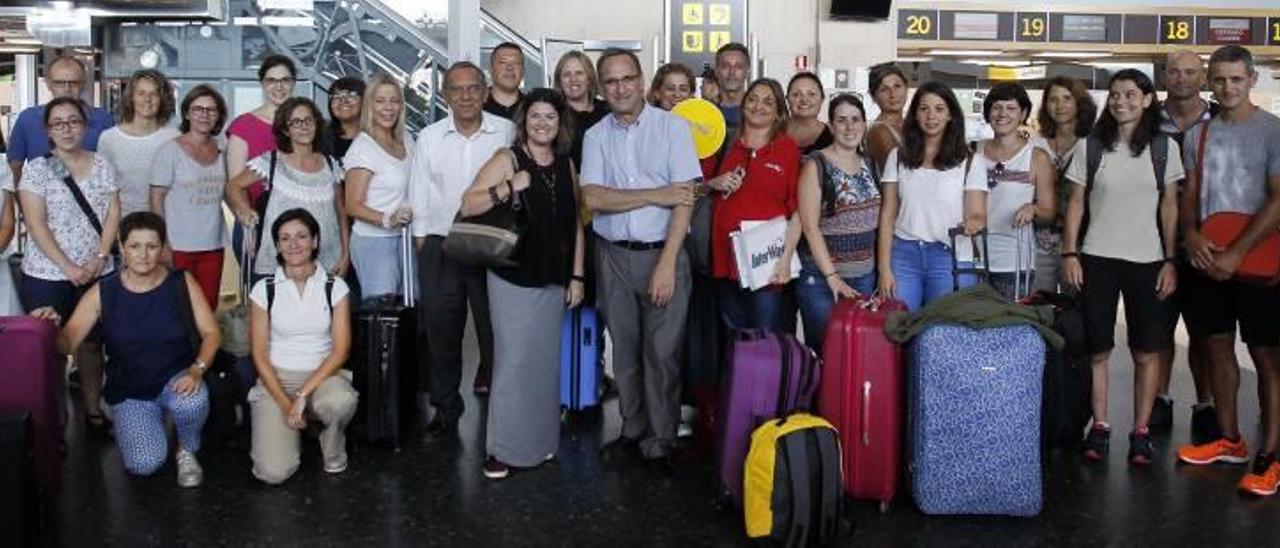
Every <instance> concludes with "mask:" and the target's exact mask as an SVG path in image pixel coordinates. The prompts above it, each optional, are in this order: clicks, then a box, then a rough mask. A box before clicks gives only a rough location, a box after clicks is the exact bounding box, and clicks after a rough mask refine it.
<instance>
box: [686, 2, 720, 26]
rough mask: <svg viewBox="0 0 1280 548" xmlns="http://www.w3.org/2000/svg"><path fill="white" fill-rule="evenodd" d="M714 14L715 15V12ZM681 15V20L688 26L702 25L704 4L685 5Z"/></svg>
mask: <svg viewBox="0 0 1280 548" xmlns="http://www.w3.org/2000/svg"><path fill="white" fill-rule="evenodd" d="M712 13H713V14H714V13H715V12H712ZM681 14H682V15H681V20H683V21H684V24H686V25H701V24H702V4H685V5H684V6H683V8H682V11H681Z"/></svg>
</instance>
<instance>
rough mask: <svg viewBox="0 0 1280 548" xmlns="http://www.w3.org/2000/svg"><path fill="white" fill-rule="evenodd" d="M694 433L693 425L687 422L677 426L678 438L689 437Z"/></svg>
mask: <svg viewBox="0 0 1280 548" xmlns="http://www.w3.org/2000/svg"><path fill="white" fill-rule="evenodd" d="M692 435H693V425H691V424H689V423H687V422H682V423H680V426H677V427H676V437H677V438H687V437H689V436H692Z"/></svg>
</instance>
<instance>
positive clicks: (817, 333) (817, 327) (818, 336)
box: [796, 253, 876, 355]
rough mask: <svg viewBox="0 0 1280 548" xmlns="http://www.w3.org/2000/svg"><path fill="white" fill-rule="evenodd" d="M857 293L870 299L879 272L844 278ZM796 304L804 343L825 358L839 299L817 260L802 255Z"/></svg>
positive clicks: (797, 282) (810, 256) (805, 254)
mask: <svg viewBox="0 0 1280 548" xmlns="http://www.w3.org/2000/svg"><path fill="white" fill-rule="evenodd" d="M843 280H844V283H847V284H849V287H852V288H853V290H854V291H857V292H858V293H862V294H863V295H870V294H872V293H874V292H875V290H876V272H875V271H874V270H872V271H871V272H868V273H866V274H864V275H862V276H858V277H856V278H843ZM796 300H797V301H799V304H800V317H801V318H802V319H803V320H804V342H805V344H807V345H809V347H810V348H812V349H814V350H815V351H817V352H818V354H819V355H821V354H822V339H823V336H824V335H825V334H826V329H827V318H828V317H829V316H831V309H832V308H834V307H835V303H836V296H835V294H834V293H832V292H831V287H830V286H828V285H827V279H826V277H825V276H823V275H822V272H821V271H820V270H818V265H817V263H815V262H814V261H813V256H812V255H810V254H808V253H801V254H800V277H799V278H798V279H796Z"/></svg>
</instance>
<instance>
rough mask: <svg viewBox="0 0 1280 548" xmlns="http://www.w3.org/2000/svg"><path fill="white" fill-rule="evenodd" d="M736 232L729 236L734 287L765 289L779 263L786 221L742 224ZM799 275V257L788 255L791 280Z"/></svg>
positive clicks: (745, 222)
mask: <svg viewBox="0 0 1280 548" xmlns="http://www.w3.org/2000/svg"><path fill="white" fill-rule="evenodd" d="M738 228H739V230H736V231H734V232H730V233H729V242H730V244H731V245H732V246H733V260H734V264H736V265H737V267H738V283H739V284H740V285H741V286H742V288H743V289H749V290H751V291H755V290H757V289H760V288H762V287H764V286H766V285H769V277H770V276H772V275H773V270H774V268H775V267H776V266H775V265H777V264H778V261H779V260H781V259H782V251H783V249H784V247H785V246H786V242H787V218H786V217H774V218H772V219H769V220H768V221H742V224H741V225H739V227H738ZM798 275H800V257H799V256H798V255H796V254H795V253H792V254H791V276H790V277H789V278H787V280H788V281H789V280H791V279H793V278H795V277H796V276H798Z"/></svg>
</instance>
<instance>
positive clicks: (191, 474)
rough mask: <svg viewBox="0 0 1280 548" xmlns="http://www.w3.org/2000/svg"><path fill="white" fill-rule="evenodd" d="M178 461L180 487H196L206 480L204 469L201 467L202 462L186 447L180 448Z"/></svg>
mask: <svg viewBox="0 0 1280 548" xmlns="http://www.w3.org/2000/svg"><path fill="white" fill-rule="evenodd" d="M177 461H178V486H179V487H196V486H198V485H200V482H202V481H204V469H203V468H200V462H199V461H197V460H196V456H195V455H193V454H191V453H190V452H188V451H187V450H185V449H179V450H178V456H177Z"/></svg>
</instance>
